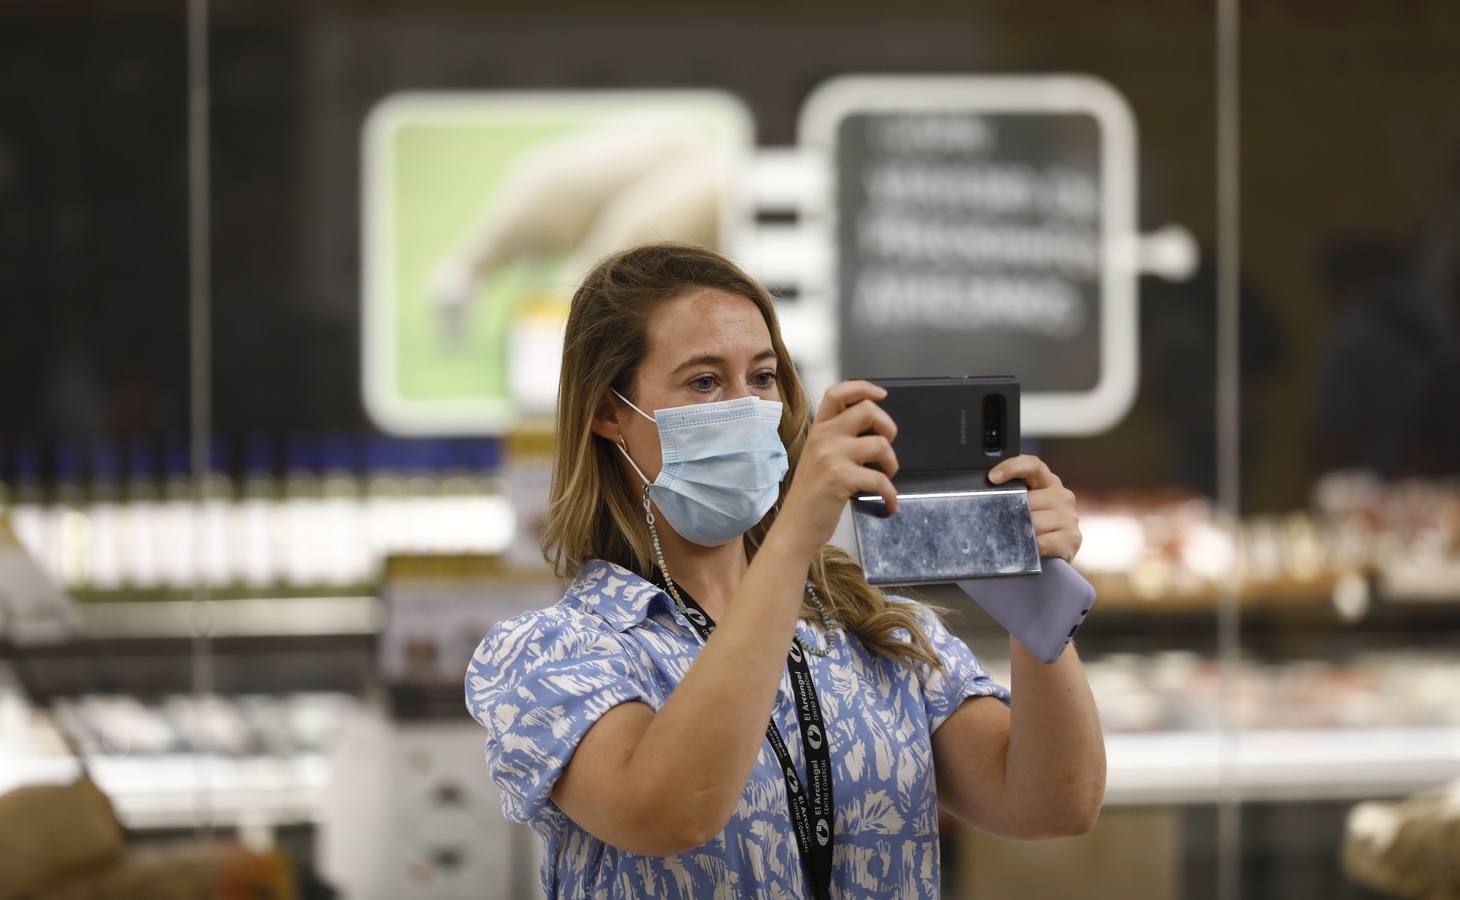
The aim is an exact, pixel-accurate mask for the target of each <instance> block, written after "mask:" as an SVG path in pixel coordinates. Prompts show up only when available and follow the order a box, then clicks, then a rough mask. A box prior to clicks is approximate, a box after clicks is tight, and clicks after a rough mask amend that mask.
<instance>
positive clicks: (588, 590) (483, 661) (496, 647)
mask: <svg viewBox="0 0 1460 900" xmlns="http://www.w3.org/2000/svg"><path fill="white" fill-rule="evenodd" d="M635 582H638V584H635ZM645 589H649V590H657V589H656V588H654V586H653V585H652V584H650V583H649V582H647V581H645V580H644V579H643V578H641V577H639V576H638V575H636V574H634V573H633V572H631V571H629V570H627V569H624V568H623V567H621V566H618V565H615V564H613V563H610V562H606V561H604V560H591V561H589V562H588V563H587V564H586V565H585V566H584V567H583V570H582V571H581V572H580V573H579V574H578V575H577V577H575V578H574V579H573V580H572V582H571V583H570V584H569V585H568V587H567V589H566V590H565V591H564V593H563V597H562V599H560V600H559V601H558V602H557V603H554V604H553V605H552V606H547V607H543V608H540V609H532V610H528V611H526V612H521V613H518V614H516V615H514V616H511V617H509V618H506V619H502V620H501V621H499V622H497V623H496V624H495V625H493V626H492V627H491V628H490V629H488V631H487V633H486V635H485V636H484V637H483V638H482V640H481V643H480V644H478V645H477V650H476V653H474V654H473V655H472V667H473V668H484V667H485V668H490V669H492V670H495V671H500V670H501V669H502V668H503V667H504V666H509V665H512V664H519V665H520V664H524V663H532V662H536V661H540V660H543V659H561V658H564V657H571V656H577V655H584V654H590V655H592V654H602V653H607V652H612V651H615V650H618V649H619V648H620V646H621V645H620V643H619V642H618V641H617V640H616V637H615V635H616V633H617V632H619V631H621V630H622V629H621V628H620V627H619V624H618V623H617V622H616V621H615V619H614V613H615V612H616V611H617V610H618V608H619V604H618V603H617V602H609V601H618V600H620V599H621V598H622V597H624V596H626V595H628V594H631V593H635V592H638V591H642V590H645Z"/></svg>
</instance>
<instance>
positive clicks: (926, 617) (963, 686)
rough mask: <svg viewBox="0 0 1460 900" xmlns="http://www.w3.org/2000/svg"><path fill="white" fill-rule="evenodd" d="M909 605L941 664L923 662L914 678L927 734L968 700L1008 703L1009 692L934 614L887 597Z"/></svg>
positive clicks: (918, 605) (914, 604) (911, 602)
mask: <svg viewBox="0 0 1460 900" xmlns="http://www.w3.org/2000/svg"><path fill="white" fill-rule="evenodd" d="M889 599H891V600H895V601H900V602H903V603H906V604H908V605H910V606H911V607H912V608H913V615H915V616H916V617H917V619H918V623H919V624H921V625H922V626H923V633H924V634H926V635H927V636H928V641H929V643H931V644H932V645H933V651H934V652H935V653H937V655H938V658H939V659H941V660H942V661H943V670H942V671H941V672H940V671H938V670H937V669H934V668H933V667H932V666H930V665H928V664H927V663H921V662H920V663H918V664H917V670H918V679H919V681H920V682H921V684H922V690H923V704H924V706H925V707H926V709H927V711H928V733H929V734H932V733H933V732H934V731H937V730H938V727H939V726H940V725H942V724H943V723H944V722H946V721H947V720H948V717H949V716H951V715H953V713H954V711H955V710H957V709H958V707H959V705H960V704H961V703H963V701H964V700H967V699H968V698H969V697H997V698H998V699H999V700H1002V701H1003V702H1004V704H1005V705H1007V704H1008V703H1009V699H1010V695H1009V689H1008V688H1006V687H1004V686H1003V685H1002V684H999V683H998V682H996V681H994V680H993V679H992V678H990V677H989V673H987V672H985V671H984V669H983V666H981V665H979V664H978V659H977V657H975V656H974V655H973V651H972V650H970V649H969V648H968V645H967V644H966V643H964V642H963V639H962V638H960V637H958V636H957V635H955V634H953V633H952V632H950V631H949V630H948V626H946V625H944V624H943V620H942V619H941V618H940V617H939V616H938V614H937V613H935V612H933V610H931V609H929V608H928V607H927V606H925V605H923V604H921V603H918V602H916V601H913V600H904V599H903V598H889Z"/></svg>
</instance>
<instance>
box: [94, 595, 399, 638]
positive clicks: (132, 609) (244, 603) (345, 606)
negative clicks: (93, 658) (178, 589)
mask: <svg viewBox="0 0 1460 900" xmlns="http://www.w3.org/2000/svg"><path fill="white" fill-rule="evenodd" d="M79 610H80V613H81V620H82V623H83V633H84V634H85V635H86V636H88V637H90V638H94V639H100V640H113V639H120V640H126V639H132V638H137V639H152V638H160V639H169V638H186V637H193V636H195V635H199V634H206V635H208V636H210V637H215V638H243V637H248V638H266V637H279V638H295V637H349V636H361V635H374V634H378V633H379V632H380V630H381V628H383V627H384V624H385V609H384V606H383V604H382V603H381V601H380V599H379V598H377V597H373V596H344V597H279V598H252V599H240V600H204V601H201V602H200V603H191V602H187V601H161V602H145V601H143V602H131V601H117V602H111V603H89V604H81V605H80V606H79Z"/></svg>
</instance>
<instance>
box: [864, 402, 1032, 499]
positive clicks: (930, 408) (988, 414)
mask: <svg viewBox="0 0 1460 900" xmlns="http://www.w3.org/2000/svg"><path fill="white" fill-rule="evenodd" d="M868 380H869V381H871V382H872V383H873V384H876V385H880V386H881V387H883V388H886V390H887V396H886V397H885V398H884V399H882V400H879V401H878V402H877V405H878V406H880V407H882V409H883V410H885V411H886V412H887V414H888V415H889V416H891V417H892V421H893V422H894V423H895V424H896V425H897V438H896V440H894V441H893V449H894V450H895V451H896V452H897V463H898V467H899V468H898V476H897V478H895V479H893V481H894V483H897V482H899V481H901V480H903V479H904V478H905V477H908V476H916V475H923V474H930V473H939V472H968V471H979V470H982V471H987V470H989V469H992V468H993V467H994V466H996V465H998V464H999V462H1000V461H1001V460H1004V459H1007V458H1009V457H1011V456H1018V455H1019V381H1018V379H1016V378H1014V377H1013V376H1011V375H963V376H953V377H930V378H871V379H868Z"/></svg>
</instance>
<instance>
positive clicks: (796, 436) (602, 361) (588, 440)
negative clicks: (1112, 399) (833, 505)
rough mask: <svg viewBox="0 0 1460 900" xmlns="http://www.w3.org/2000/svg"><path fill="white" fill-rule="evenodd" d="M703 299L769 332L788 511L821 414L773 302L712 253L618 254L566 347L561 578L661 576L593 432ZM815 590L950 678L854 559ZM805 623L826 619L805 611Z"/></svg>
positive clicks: (825, 565)
mask: <svg viewBox="0 0 1460 900" xmlns="http://www.w3.org/2000/svg"><path fill="white" fill-rule="evenodd" d="M705 288H715V289H719V290H722V291H725V292H727V293H731V294H736V295H739V296H742V297H745V298H746V299H748V300H750V301H751V302H752V303H754V304H755V305H756V306H757V307H758V308H759V309H760V313H761V315H762V316H764V317H765V323H766V327H767V328H768V329H769V330H770V335H771V346H772V347H773V348H774V349H775V352H776V360H777V362H778V364H779V365H778V368H777V372H778V375H777V382H778V384H779V387H780V393H781V402H782V404H783V410H782V415H781V424H780V435H781V441H782V442H783V443H784V444H785V445H786V454H787V456H788V457H789V464H790V470H789V472H788V473H787V477H786V478H785V479H784V480H783V481H782V482H781V495H780V499H781V500H782V501H784V500H785V496H786V490H787V488H788V487H789V486H790V483H791V479H792V478H794V477H795V474H796V464H797V462H798V461H799V460H800V458H801V449H802V447H803V446H804V445H805V443H806V435H807V432H808V431H809V430H810V428H811V411H810V409H809V408H808V404H807V400H806V395H805V392H804V390H803V389H802V386H801V380H800V378H799V377H798V376H797V374H796V369H795V367H794V366H793V365H792V363H791V357H790V355H789V354H788V353H787V352H786V346H785V344H784V342H782V340H781V329H780V325H779V323H778V322H777V320H776V311H775V306H774V303H773V301H772V299H771V296H770V294H769V293H768V292H767V291H766V289H765V288H763V287H761V286H760V285H759V284H757V283H756V282H755V280H754V279H752V278H751V277H750V276H749V275H747V274H745V272H743V271H742V270H741V269H740V268H739V267H738V266H736V265H735V264H734V263H733V262H731V261H730V260H728V259H726V258H725V257H724V256H722V255H720V254H719V253H716V252H714V251H713V250H708V249H706V248H703V247H695V246H690V245H685V244H677V243H657V244H647V245H644V246H640V247H634V248H632V249H629V250H625V251H622V252H620V253H616V254H613V255H612V256H609V257H607V258H605V259H603V260H602V261H600V262H599V263H598V264H597V265H596V266H594V267H593V269H592V271H590V272H589V273H588V274H587V276H585V277H584V279H583V283H582V284H581V285H580V286H579V288H578V290H577V291H576V292H575V293H574V294H573V302H572V307H571V308H570V310H569V312H568V323H567V331H566V334H565V336H564V340H563V366H562V376H561V378H560V380H559V382H558V385H559V386H558V413H557V440H556V449H555V454H556V456H555V459H554V464H553V477H552V489H551V492H550V495H549V501H548V510H547V521H546V523H545V530H544V533H543V539H542V551H543V555H544V556H545V557H546V558H547V561H548V563H549V564H551V565H552V567H553V570H554V572H555V573H556V574H557V575H558V576H559V577H564V578H573V577H576V576H577V575H578V573H579V572H580V571H582V569H583V566H584V564H585V563H587V562H588V561H589V560H592V559H604V560H608V561H610V562H614V563H618V564H619V565H621V566H623V567H625V568H627V569H632V570H633V571H635V572H638V573H639V574H640V575H642V576H644V577H645V578H649V577H651V576H652V574H653V565H654V563H653V560H654V557H653V555H652V547H651V544H650V541H649V534H648V529H647V526H646V525H645V522H644V512H643V504H642V495H641V492H640V491H639V490H638V489H636V487H635V486H633V485H630V484H629V483H628V481H627V480H626V479H625V478H624V476H623V473H622V470H620V469H619V467H618V463H617V460H616V458H615V454H616V451H615V450H614V448H613V445H612V444H611V443H610V442H608V441H607V440H605V439H603V438H601V437H599V436H598V435H596V434H594V433H593V431H592V429H591V427H590V425H591V423H592V421H593V416H594V413H595V410H596V409H597V408H598V406H599V404H600V403H601V402H602V400H603V398H604V396H605V395H606V394H607V392H608V390H609V388H613V389H615V390H617V391H618V392H619V393H621V394H623V395H624V396H626V397H633V396H634V391H633V384H634V376H635V374H636V371H637V369H638V366H639V363H640V361H641V360H643V358H644V356H645V354H646V352H647V350H648V340H649V336H648V326H649V319H650V317H651V316H652V315H653V313H654V310H655V309H657V308H658V306H659V305H660V304H661V303H664V302H666V301H668V300H672V299H675V298H678V297H682V296H684V295H685V294H688V293H691V292H693V291H697V290H701V289H705ZM779 506H780V504H779V503H777V504H776V506H775V507H772V509H771V511H770V512H768V513H766V515H765V517H764V518H762V519H761V520H760V522H759V523H757V524H756V525H755V527H753V528H751V529H750V531H748V532H746V534H745V536H744V538H743V540H744V541H745V551H746V554H747V556H748V557H749V558H752V559H753V558H754V557H755V553H756V551H757V550H758V549H759V547H760V545H761V542H762V541H763V540H765V536H766V532H767V531H769V530H770V527H771V524H772V523H773V522H774V521H775V516H776V512H777V510H778V509H779ZM810 579H811V582H812V585H813V586H814V587H815V588H816V589H817V591H818V592H819V593H820V594H821V596H822V598H823V599H824V602H825V603H826V606H827V608H828V612H829V613H831V615H832V616H833V617H835V618H836V620H837V621H839V622H840V623H841V624H842V625H843V627H845V628H847V629H848V630H850V631H851V632H852V633H854V634H856V636H857V637H858V638H859V639H860V640H861V642H862V644H863V645H864V646H866V647H867V648H869V649H871V650H873V651H875V652H877V653H880V654H882V655H883V656H886V657H888V658H890V659H893V660H897V661H899V662H904V663H912V662H914V661H922V662H926V663H928V664H930V665H932V666H934V667H937V668H941V664H940V662H939V659H938V656H937V654H936V653H935V652H934V650H933V647H932V644H931V643H930V642H929V641H928V636H927V634H926V633H925V632H924V631H923V629H922V627H921V626H920V625H919V623H918V620H917V618H916V617H915V616H914V615H913V613H912V610H911V609H910V608H909V607H908V606H907V605H906V604H897V603H889V602H888V601H887V599H886V597H884V596H883V594H882V592H881V591H879V590H877V589H876V588H874V587H872V586H871V585H869V584H867V579H866V577H865V576H864V574H863V572H862V567H861V566H859V565H857V563H856V562H855V561H854V560H853V559H852V558H851V557H849V556H848V555H847V554H846V553H845V552H843V551H842V550H840V549H838V548H836V547H833V546H830V545H826V546H823V547H822V548H821V552H820V553H819V554H817V557H816V559H815V560H813V562H812V566H811V572H810ZM801 616H802V618H805V619H810V620H813V621H814V620H816V619H817V618H818V615H817V613H816V611H815V610H814V609H812V608H811V607H810V605H809V604H807V603H806V602H805V601H804V600H803V603H802V609H801Z"/></svg>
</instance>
